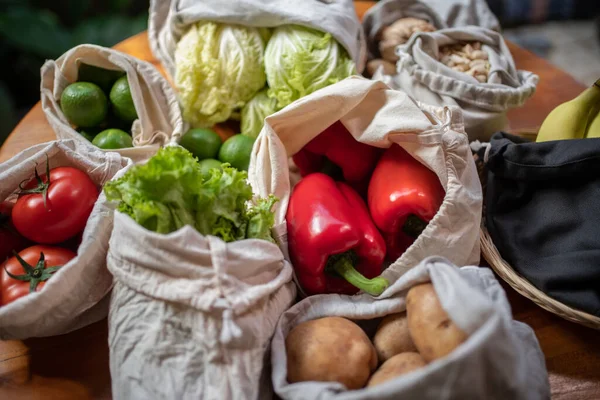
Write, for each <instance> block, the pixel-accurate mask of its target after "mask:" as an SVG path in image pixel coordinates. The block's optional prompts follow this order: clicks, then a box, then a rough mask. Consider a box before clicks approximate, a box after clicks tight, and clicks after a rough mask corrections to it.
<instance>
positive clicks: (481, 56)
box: [439, 42, 490, 83]
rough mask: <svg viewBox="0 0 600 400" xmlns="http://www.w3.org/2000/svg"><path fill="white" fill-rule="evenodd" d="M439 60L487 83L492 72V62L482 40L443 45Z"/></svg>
mask: <svg viewBox="0 0 600 400" xmlns="http://www.w3.org/2000/svg"><path fill="white" fill-rule="evenodd" d="M439 60H440V62H442V63H443V64H444V65H446V66H447V67H450V68H452V69H453V70H455V71H459V72H463V73H465V74H467V75H471V76H472V77H473V78H475V79H477V81H478V82H481V83H485V82H487V80H488V75H489V72H490V62H489V60H488V55H487V53H486V52H485V51H483V50H481V43H480V42H471V43H457V44H451V45H448V46H443V47H441V48H440V51H439Z"/></svg>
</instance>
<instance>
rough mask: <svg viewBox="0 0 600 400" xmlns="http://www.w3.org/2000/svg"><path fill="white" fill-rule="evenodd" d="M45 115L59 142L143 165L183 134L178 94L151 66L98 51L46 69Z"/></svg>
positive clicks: (79, 51) (79, 50) (90, 48)
mask: <svg viewBox="0 0 600 400" xmlns="http://www.w3.org/2000/svg"><path fill="white" fill-rule="evenodd" d="M41 74H42V80H41V84H40V90H41V101H42V109H43V110H44V114H45V115H46V118H47V119H48V122H49V123H50V125H51V126H52V128H53V129H54V131H55V132H56V135H57V137H58V138H60V139H75V140H79V141H82V142H85V143H88V144H90V142H91V144H93V145H94V146H96V147H98V148H101V149H103V150H111V151H116V152H118V153H120V154H122V155H124V156H126V157H128V158H131V159H132V160H134V161H142V160H145V159H147V158H148V157H149V156H150V155H152V154H154V153H156V151H157V150H158V148H159V147H161V146H164V145H165V144H167V143H169V142H171V141H177V140H178V139H179V137H180V136H181V134H182V133H183V130H184V125H183V120H182V118H181V111H180V109H179V106H178V104H177V101H176V97H175V93H174V91H173V89H172V88H171V86H170V85H169V83H168V82H167V80H166V79H164V78H163V76H162V75H161V74H160V73H159V72H158V70H157V69H156V68H155V67H154V66H153V65H152V64H150V63H147V62H145V61H141V60H139V59H136V58H134V57H132V56H129V55H127V54H124V53H121V52H119V51H117V50H113V49H108V48H104V47H100V46H96V45H90V44H84V45H79V46H76V47H74V48H72V49H70V50H69V51H67V52H66V53H65V54H63V55H62V56H61V57H59V58H58V59H57V60H49V61H46V63H45V64H44V65H43V66H42V70H41Z"/></svg>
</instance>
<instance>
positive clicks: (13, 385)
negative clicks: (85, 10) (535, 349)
mask: <svg viewBox="0 0 600 400" xmlns="http://www.w3.org/2000/svg"><path fill="white" fill-rule="evenodd" d="M355 4H356V9H357V13H358V15H359V16H362V15H363V14H364V12H365V11H366V10H367V9H368V8H369V7H370V6H372V4H373V2H370V1H357V2H356V3H355ZM115 47H116V48H117V49H119V50H121V51H124V52H127V53H129V54H132V55H134V56H136V57H138V58H140V59H143V60H147V61H150V62H152V63H153V64H154V65H156V66H157V67H158V68H160V69H161V70H162V68H161V67H160V65H159V64H158V63H157V61H156V60H154V58H153V57H152V54H151V52H150V48H149V46H148V42H147V36H146V33H141V34H139V35H136V36H134V37H132V38H130V39H127V40H125V41H124V42H122V43H120V44H118V45H117V46H115ZM509 48H510V50H511V52H512V54H513V57H514V59H515V62H516V64H517V67H518V68H520V69H525V70H529V71H534V72H535V73H537V74H538V75H539V76H540V83H539V85H538V89H537V92H536V94H535V95H534V96H533V97H532V98H531V99H530V100H529V101H528V103H527V104H526V105H525V107H523V108H521V109H515V110H511V111H510V112H509V119H510V125H511V131H513V132H523V131H533V132H535V131H537V128H538V127H539V125H540V124H541V122H542V121H543V119H544V117H545V116H546V115H547V114H548V112H550V110H552V109H553V108H554V107H555V106H556V105H558V104H560V103H562V102H563V101H566V100H568V99H571V98H573V97H575V96H576V95H577V94H579V92H581V90H583V89H584V87H583V86H582V85H581V84H579V83H577V82H576V81H575V80H574V79H573V78H571V77H570V76H569V75H567V74H566V73H565V72H563V71H561V70H559V69H557V68H555V67H553V66H552V65H550V64H549V63H548V62H546V61H544V60H542V59H540V58H538V57H536V56H535V55H533V54H531V53H530V52H528V51H526V50H524V49H521V48H519V47H518V46H515V45H513V44H510V43H509ZM53 139H55V136H54V133H53V132H52V130H51V129H50V126H49V125H48V123H47V122H46V118H45V117H44V115H43V113H42V110H41V107H40V105H39V104H37V105H36V106H35V107H34V108H33V109H32V110H31V111H30V112H29V113H28V114H27V115H26V116H25V118H24V119H23V120H22V121H21V123H20V124H19V125H18V126H17V127H16V128H15V130H14V131H13V132H12V134H11V135H10V137H9V138H8V139H7V141H6V143H5V144H4V146H3V147H2V148H1V149H0V162H1V161H4V160H6V159H8V158H10V157H11V156H13V155H15V154H16V153H17V152H19V151H21V150H23V149H25V148H27V147H29V146H31V145H33V144H37V143H40V142H44V141H49V140H53ZM504 287H505V289H506V292H507V294H508V297H509V300H510V303H511V305H512V308H513V313H514V316H515V318H516V319H517V320H519V321H522V322H525V323H526V324H528V325H530V326H531V327H532V328H533V329H534V330H535V333H536V335H537V338H538V340H539V342H540V345H541V347H542V350H543V351H544V354H545V355H546V363H547V367H548V371H549V375H550V384H551V387H552V395H553V398H556V399H600V332H598V331H594V330H591V329H588V328H584V327H582V326H579V325H576V324H573V323H570V322H567V321H565V320H563V319H561V318H559V317H556V316H555V315H553V314H551V313H549V312H546V311H544V310H542V309H541V308H539V307H538V306H536V305H535V304H533V303H532V302H531V301H529V300H528V299H526V298H524V297H522V296H520V295H519V294H517V293H516V292H515V291H514V290H512V289H511V288H510V287H508V286H507V285H504ZM23 397H26V398H29V399H38V398H39V399H78V400H81V399H110V398H111V390H110V374H109V369H108V344H107V324H106V320H104V321H101V322H98V323H96V324H93V325H90V326H88V327H86V328H83V329H80V330H78V331H76V332H72V333H70V334H67V335H62V336H56V337H50V338H42V339H29V340H25V341H5V342H1V341H0V399H13V398H23Z"/></svg>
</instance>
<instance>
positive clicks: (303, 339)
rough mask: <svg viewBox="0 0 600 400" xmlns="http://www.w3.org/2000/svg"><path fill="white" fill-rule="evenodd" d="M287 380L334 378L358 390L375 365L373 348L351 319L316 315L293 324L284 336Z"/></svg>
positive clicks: (327, 379)
mask: <svg viewBox="0 0 600 400" xmlns="http://www.w3.org/2000/svg"><path fill="white" fill-rule="evenodd" d="M285 349H286V352H287V369H288V375H287V379H288V382H290V383H294V382H303V381H324V382H328V381H335V382H340V383H342V384H344V385H345V386H346V387H347V388H348V389H350V390H352V389H360V388H362V387H363V386H364V385H365V383H367V381H368V380H369V376H370V375H371V372H373V371H374V370H375V368H377V353H376V352H375V347H373V344H372V343H371V341H370V340H369V338H368V336H367V335H366V334H365V332H364V331H363V330H362V329H361V328H360V327H359V326H358V325H356V324H355V323H354V322H352V321H350V320H348V319H345V318H339V317H326V318H319V319H315V320H312V321H307V322H303V323H301V324H299V325H297V326H295V327H294V328H293V329H292V330H291V332H290V333H289V334H288V336H287V337H286V339H285Z"/></svg>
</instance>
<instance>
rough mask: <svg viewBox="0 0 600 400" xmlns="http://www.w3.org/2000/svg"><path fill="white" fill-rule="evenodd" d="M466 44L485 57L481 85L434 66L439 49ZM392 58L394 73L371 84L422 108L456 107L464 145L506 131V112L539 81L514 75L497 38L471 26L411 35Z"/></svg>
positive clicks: (527, 75) (438, 64) (521, 101)
mask: <svg viewBox="0 0 600 400" xmlns="http://www.w3.org/2000/svg"><path fill="white" fill-rule="evenodd" d="M471 41H477V42H480V43H481V44H482V46H481V49H482V50H483V51H485V52H486V53H487V55H488V58H489V62H490V71H489V75H488V80H487V82H485V83H480V82H478V81H477V80H476V79H475V78H474V77H472V76H469V75H467V74H466V73H463V72H459V71H455V70H453V69H451V68H450V67H447V66H446V65H444V64H442V63H441V62H440V61H438V54H439V48H440V47H441V46H446V45H450V44H454V43H461V42H471ZM396 54H397V55H398V56H399V57H400V59H399V60H398V62H397V63H396V72H397V74H396V75H394V76H383V75H381V74H375V76H373V79H380V80H383V81H384V82H386V83H387V84H389V85H390V86H391V87H393V88H396V89H398V90H403V91H405V92H406V93H407V94H408V95H410V96H411V97H413V98H414V99H415V100H418V101H422V102H424V103H427V104H432V105H436V106H440V107H441V106H449V105H452V106H457V107H460V108H461V110H462V112H463V116H464V121H465V130H466V131H467V133H468V135H469V139H470V140H482V141H487V140H489V138H490V137H491V135H492V134H494V133H495V132H497V131H499V130H505V129H507V128H508V119H507V116H506V113H507V111H508V110H509V109H511V108H515V107H521V106H522V105H523V104H525V102H526V101H527V100H528V99H529V98H530V97H531V96H533V94H534V93H535V89H536V86H537V83H538V80H539V78H538V76H537V75H535V74H533V73H532V72H529V71H521V70H517V68H516V66H515V63H514V60H513V58H512V55H511V53H510V50H509V49H508V47H507V46H506V43H505V42H504V39H503V38H502V35H500V34H499V33H498V32H495V31H492V30H489V29H484V28H479V27H475V26H466V27H461V28H450V29H443V30H439V31H435V32H419V33H416V34H414V35H413V36H412V37H411V39H410V40H409V41H408V42H407V43H406V44H404V45H402V46H398V47H397V48H396Z"/></svg>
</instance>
